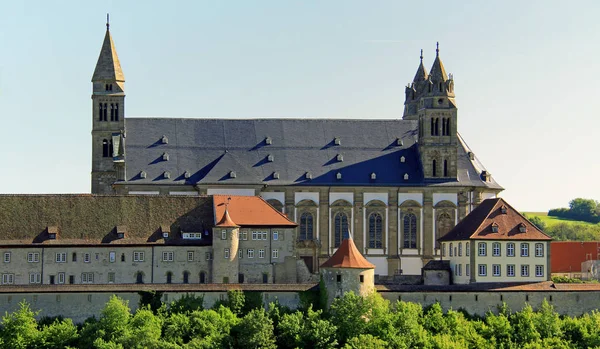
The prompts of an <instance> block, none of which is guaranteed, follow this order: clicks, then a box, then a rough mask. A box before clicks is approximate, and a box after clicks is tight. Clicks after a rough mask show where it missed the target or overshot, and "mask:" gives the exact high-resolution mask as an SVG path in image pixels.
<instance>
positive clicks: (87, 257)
mask: <svg viewBox="0 0 600 349" xmlns="http://www.w3.org/2000/svg"><path fill="white" fill-rule="evenodd" d="M91 260H92V259H91V257H90V254H89V253H84V254H83V263H89V262H91Z"/></svg>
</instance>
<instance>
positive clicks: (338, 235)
mask: <svg viewBox="0 0 600 349" xmlns="http://www.w3.org/2000/svg"><path fill="white" fill-rule="evenodd" d="M334 223H335V226H334V227H335V229H334V232H333V234H334V240H335V241H334V247H336V248H337V247H340V244H341V243H342V240H344V238H347V237H349V233H350V232H349V230H348V216H347V215H346V214H345V213H343V212H339V213H337V214H336V215H335V219H334Z"/></svg>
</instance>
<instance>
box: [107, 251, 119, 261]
mask: <svg viewBox="0 0 600 349" xmlns="http://www.w3.org/2000/svg"><path fill="white" fill-rule="evenodd" d="M108 259H109V260H110V262H111V263H114V262H115V260H116V259H117V253H116V252H115V251H110V252H109V253H108Z"/></svg>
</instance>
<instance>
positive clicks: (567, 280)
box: [552, 276, 598, 284]
mask: <svg viewBox="0 0 600 349" xmlns="http://www.w3.org/2000/svg"><path fill="white" fill-rule="evenodd" d="M552 282H554V283H556V284H597V283H598V280H581V279H577V278H571V277H568V276H553V277H552Z"/></svg>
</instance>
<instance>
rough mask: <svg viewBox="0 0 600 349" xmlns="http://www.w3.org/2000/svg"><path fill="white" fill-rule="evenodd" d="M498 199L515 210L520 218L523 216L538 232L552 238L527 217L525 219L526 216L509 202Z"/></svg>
mask: <svg viewBox="0 0 600 349" xmlns="http://www.w3.org/2000/svg"><path fill="white" fill-rule="evenodd" d="M500 200H502V201H503V202H504V203H505V204H506V205H507V206H508V207H510V208H511V209H512V210H513V211H515V212H516V213H517V214H518V215H519V216H520V217H521V218H523V219H524V220H526V221H527V222H529V223H530V224H531V225H532V226H533V227H534V228H535V229H536V230H537V231H538V232H540V233H542V234H543V235H545V236H547V237H549V238H551V239H552V237H551V236H550V235H548V234H546V233H544V232H543V231H542V230H541V229H540V228H538V227H537V226H536V225H535V224H533V223H532V222H531V221H530V220H529V219H527V217H525V216H524V215H522V214H521V212H519V210H517V209H515V208H514V207H513V206H512V205H511V204H509V203H508V202H506V201H504V199H502V198H500Z"/></svg>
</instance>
